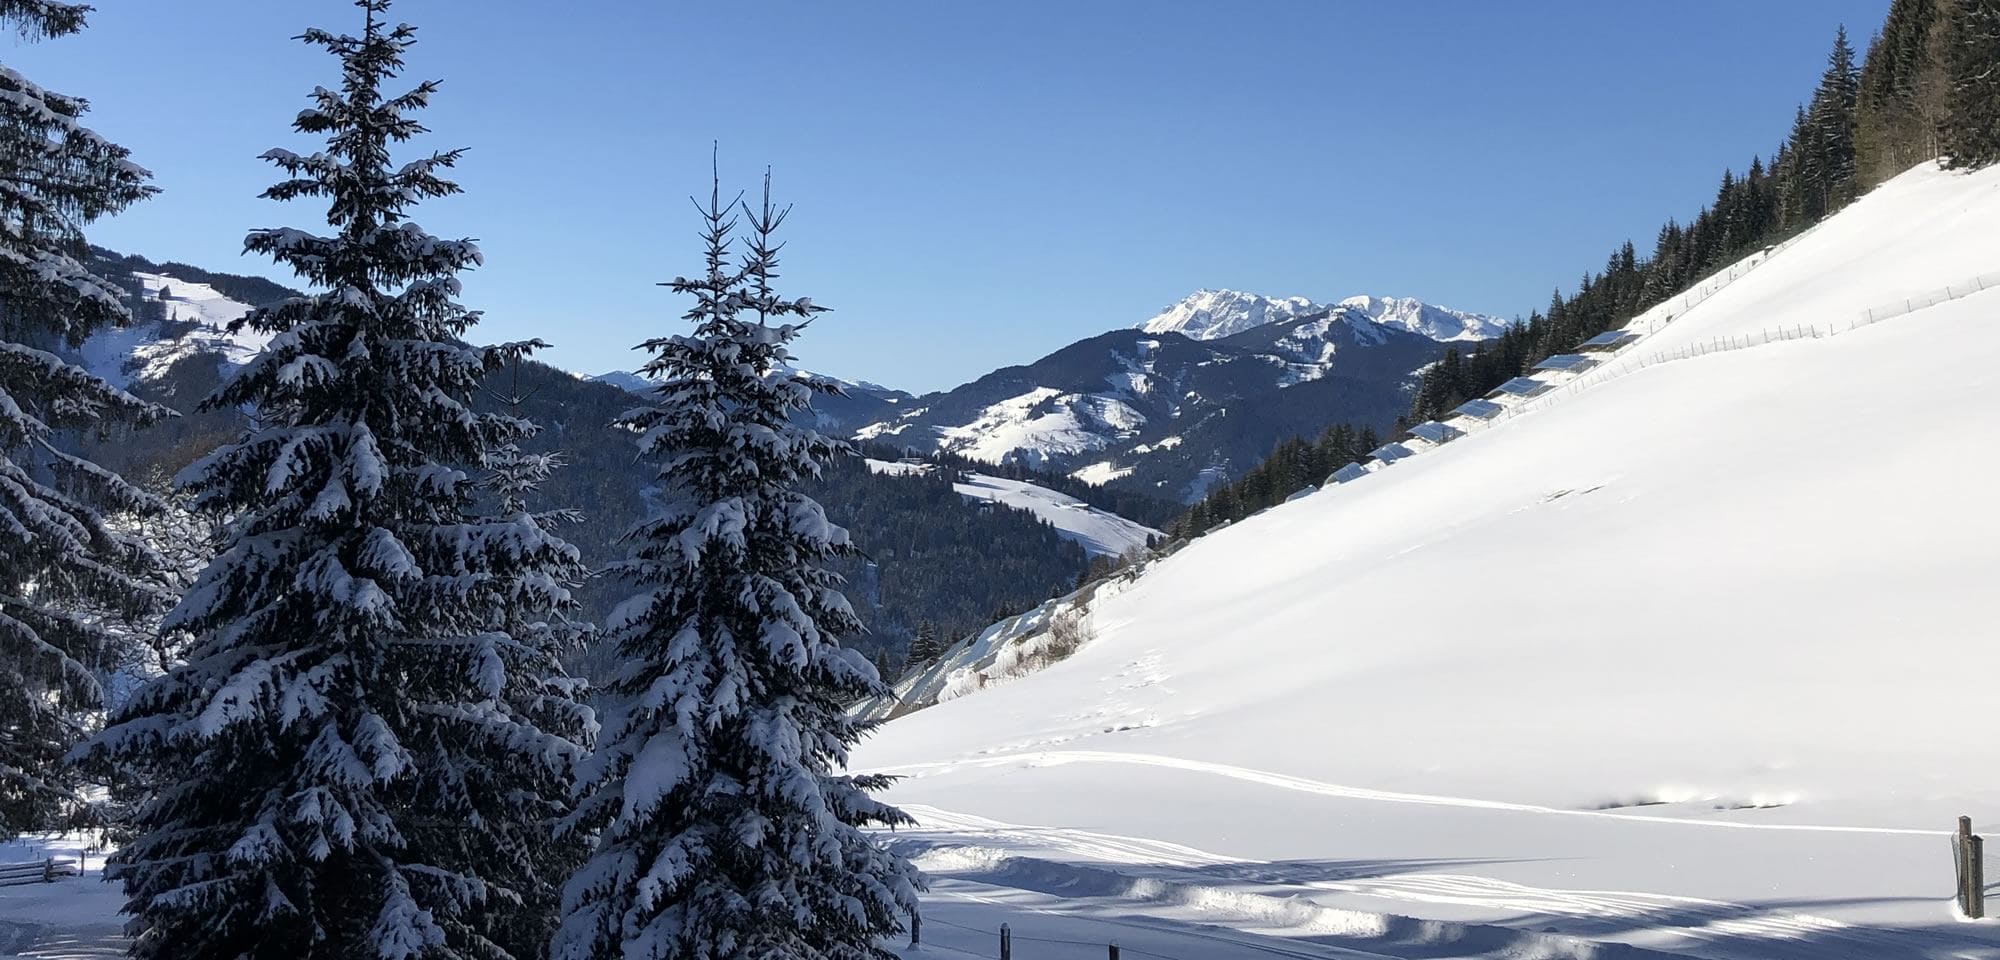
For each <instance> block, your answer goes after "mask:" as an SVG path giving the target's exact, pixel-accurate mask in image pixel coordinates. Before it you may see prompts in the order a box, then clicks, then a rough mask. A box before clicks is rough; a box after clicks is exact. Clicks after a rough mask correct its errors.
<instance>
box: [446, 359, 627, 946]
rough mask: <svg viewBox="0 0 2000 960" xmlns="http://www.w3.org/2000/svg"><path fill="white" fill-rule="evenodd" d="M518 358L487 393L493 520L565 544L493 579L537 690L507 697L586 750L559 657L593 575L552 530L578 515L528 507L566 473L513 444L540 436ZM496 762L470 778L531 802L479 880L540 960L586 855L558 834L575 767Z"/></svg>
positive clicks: (502, 831) (500, 836) (586, 711)
mask: <svg viewBox="0 0 2000 960" xmlns="http://www.w3.org/2000/svg"><path fill="white" fill-rule="evenodd" d="M522 362H523V361H522V356H521V354H520V353H519V352H516V353H515V355H514V356H512V357H510V358H509V359H508V362H507V365H508V369H509V372H510V373H511V374H512V376H511V377H510V378H509V379H510V381H511V384H510V387H509V389H507V390H505V391H504V392H500V391H495V392H492V393H491V394H490V395H491V396H493V397H494V398H495V400H496V401H497V402H498V403H499V404H500V405H501V406H502V407H503V408H505V409H506V410H508V411H509V417H510V419H511V420H512V422H513V423H514V424H516V425H517V427H518V429H516V430H515V431H514V432H513V435H512V436H508V437H506V438H504V439H503V440H502V441H501V442H500V445H499V447H498V448H497V449H495V450H492V451H490V452H489V453H488V454H487V458H486V466H487V470H488V476H487V479H486V485H487V487H488V490H489V492H490V494H491V495H492V497H493V498H495V500H496V508H497V513H496V514H495V516H496V517H497V518H498V519H499V520H500V521H502V522H505V523H511V524H514V525H515V526H516V527H517V528H518V529H519V530H520V531H522V533H523V534H526V535H527V538H530V539H536V540H540V541H543V542H550V543H557V544H561V547H560V549H558V550H556V551H553V552H552V553H550V555H549V557H548V559H547V561H546V562H543V563H539V564H533V565H524V566H521V567H518V568H516V569H513V570H511V571H508V575H507V576H506V577H503V578H502V579H500V580H498V581H497V585H498V587H499V588H500V589H499V595H498V599H499V600H500V603H499V605H498V608H497V611H496V612H497V613H498V616H499V619H498V621H497V622H496V623H495V627H497V628H498V629H499V630H500V631H501V633H503V634H504V635H506V636H507V637H510V638H512V639H513V640H514V642H515V643H517V644H519V645H520V650H521V651H522V652H523V653H528V654H530V655H532V656H533V657H534V658H535V662H534V663H533V664H532V665H531V667H532V669H520V668H516V669H514V670H513V671H511V672H510V673H509V676H510V677H511V678H514V679H515V680H517V681H525V682H530V683H539V684H541V687H542V688H541V689H539V690H538V689H533V688H532V687H527V686H523V687H521V688H520V689H518V690H517V691H515V692H514V693H513V694H512V695H510V696H509V697H508V698H507V699H508V702H509V703H511V704H513V705H515V707H516V709H518V710H519V711H520V713H521V715H522V716H524V717H525V718H526V719H527V720H528V721H529V722H530V723H531V724H532V725H533V726H534V727H535V728H537V729H539V730H541V731H543V732H544V733H547V734H551V735H554V736H556V737H559V738H561V739H562V740H563V741H566V742H568V743H572V744H576V745H577V746H579V747H588V746H589V745H590V744H591V743H592V742H593V740H594V739H595V737H596V735H597V718H596V715H595V714H594V713H593V712H592V711H591V710H590V708H588V707H586V706H583V703H584V700H585V698H586V696H587V693H588V690H587V685H586V684H585V683H584V682H583V681H582V680H581V679H580V678H572V677H570V676H568V675H567V674H566V673H565V672H564V670H563V667H562V663H563V658H564V657H566V656H568V655H570V654H573V653H576V652H578V651H580V650H581V649H582V648H583V647H584V645H585V644H586V642H587V641H588V639H589V637H590V635H591V634H592V633H593V628H592V627H591V625H590V624H588V623H585V622H583V621H581V620H578V619H576V615H577V612H578V604H577V603H576V601H575V600H574V599H573V598H572V596H571V594H570V591H571V590H572V589H573V588H575V587H576V586H578V585H579V584H581V583H582V582H583V581H584V580H585V579H586V578H588V577H589V575H590V569H589V567H588V566H587V565H586V564H585V563H584V562H583V558H582V555H581V554H580V553H578V552H577V550H576V549H575V548H573V547H571V546H570V545H569V544H567V543H562V542H561V541H560V540H559V539H558V535H557V534H556V533H555V530H556V529H557V528H559V527H563V526H567V525H570V524H573V523H580V522H582V520H583V515H582V514H581V513H580V512H578V511H576V510H571V509H556V510H540V511H537V510H535V509H533V505H532V502H531V501H532V500H533V498H535V497H536V496H537V494H538V493H539V491H540V490H541V487H542V485H543V484H544V483H547V482H548V479H549V477H550V476H551V475H552V474H553V473H554V472H555V471H556V470H558V469H560V468H561V467H562V457H561V456H560V455H559V454H556V453H534V452H529V451H526V450H523V449H521V445H520V443H519V442H518V441H519V440H523V439H526V438H527V437H528V436H531V435H532V434H534V433H536V432H538V431H539V428H538V427H537V425H536V424H534V423H533V422H532V421H529V420H527V419H526V418H524V417H520V416H518V412H519V410H520V408H521V407H522V406H523V405H524V404H525V403H526V401H527V397H525V396H524V395H523V394H522V393H521V388H520V370H521V365H522ZM496 760H497V761H498V762H492V763H487V764H483V765H481V766H478V767H474V768H472V769H471V770H470V771H468V776H471V777H475V778H479V779H482V780H483V781H484V783H483V785H482V787H481V789H482V790H485V791H490V792H506V791H513V792H516V793H518V794H519V795H520V796H521V797H522V798H523V799H524V800H526V801H528V802H529V803H531V804H532V805H533V809H532V810H530V811H527V812H530V813H532V814H533V815H532V816H524V817H518V818H514V819H513V820H510V821H507V822H502V823H497V824H495V827H496V831H495V832H494V834H493V835H492V837H491V839H492V841H493V843H494V844H495V845H496V846H497V847H498V848H499V849H501V850H504V851H506V852H507V854H508V855H506V856H499V857H494V858H491V859H490V860H489V861H486V862H483V863H482V864H481V865H480V867H479V870H480V875H481V879H483V880H485V881H486V882H488V883H495V884H499V885H501V886H504V887H507V888H509V889H513V890H516V891H519V892H520V894H521V897H522V903H521V905H520V908H519V909H508V910H504V911H502V912H500V913H499V914H498V915H497V916H496V917H495V918H494V921H495V922H494V923H493V925H492V927H491V928H490V933H491V935H492V936H493V937H494V938H495V939H496V940H498V941H499V942H500V943H502V944H503V945H505V946H506V947H507V949H508V951H509V952H510V953H512V954H513V955H514V956H516V957H522V958H525V957H540V956H543V955H544V954H545V953H546V952H547V950H548V945H549V941H550V938H551V937H552V936H553V935H554V934H555V930H556V924H557V921H558V918H559V916H560V914H559V908H560V905H561V890H562V884H563V881H565V880H566V879H568V877H569V876H570V875H571V874H572V873H574V872H575V871H576V869H577V868H578V867H580V866H581V865H582V864H583V861H584V857H585V856H586V855H587V854H588V853H589V849H588V847H586V846H585V845H584V844H580V843H577V842H576V841H575V840H574V839H572V838H567V837H566V838H562V839H560V840H559V839H557V838H556V833H557V829H558V826H559V824H560V823H561V821H562V819H563V818H564V817H565V816H566V815H567V814H568V813H569V810H570V803H569V798H570V794H571V790H570V787H571V785H572V783H573V782H574V776H573V774H574V770H573V768H572V767H571V766H569V765H567V764H565V765H562V766H555V765H551V764H547V763H543V762H541V761H540V760H539V759H538V758H537V757H536V756H535V755H533V754H523V753H515V754H512V755H507V756H501V757H498V758H496Z"/></svg>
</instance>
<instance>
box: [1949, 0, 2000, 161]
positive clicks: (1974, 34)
mask: <svg viewBox="0 0 2000 960" xmlns="http://www.w3.org/2000/svg"><path fill="white" fill-rule="evenodd" d="M1947 29H1948V31H1949V32H1948V33H1947V34H1946V36H1945V42H1944V44H1943V46H1944V52H1943V55H1944V56H1945V58H1946V59H1947V61H1948V63H1949V70H1948V79H1949V82H1950V90H1949V92H1948V94H1947V103H1948V109H1949V111H1950V114H1949V118H1948V120H1947V123H1946V128H1945V135H1944V143H1943V144H1942V146H1943V148H1944V153H1945V156H1947V157H1949V158H1950V160H1951V165H1952V166H1953V167H1961V168H1964V167H1983V166H1986V165H1987V164H1991V163H1996V162H2000V0H1953V2H1952V4H1951V12H1950V15H1949V25H1948V27H1947Z"/></svg>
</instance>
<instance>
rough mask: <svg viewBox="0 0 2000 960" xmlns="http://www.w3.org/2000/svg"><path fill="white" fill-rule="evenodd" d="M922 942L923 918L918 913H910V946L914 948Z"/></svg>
mask: <svg viewBox="0 0 2000 960" xmlns="http://www.w3.org/2000/svg"><path fill="white" fill-rule="evenodd" d="M922 942H924V916H923V914H920V913H912V914H910V946H913V947H914V946H916V945H918V944H920V943H922Z"/></svg>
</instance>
